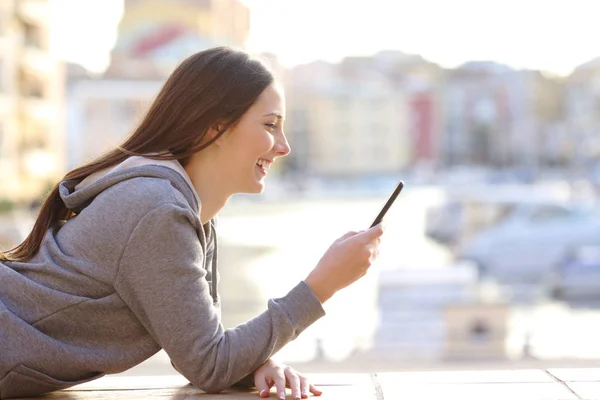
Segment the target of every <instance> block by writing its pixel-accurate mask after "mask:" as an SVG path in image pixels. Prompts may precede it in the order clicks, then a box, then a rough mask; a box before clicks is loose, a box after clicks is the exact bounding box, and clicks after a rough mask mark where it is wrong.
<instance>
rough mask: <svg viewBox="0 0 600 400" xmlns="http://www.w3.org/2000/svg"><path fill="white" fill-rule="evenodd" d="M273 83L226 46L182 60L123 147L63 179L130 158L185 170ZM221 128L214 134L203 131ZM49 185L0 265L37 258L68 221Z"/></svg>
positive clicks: (250, 60)
mask: <svg viewBox="0 0 600 400" xmlns="http://www.w3.org/2000/svg"><path fill="white" fill-rule="evenodd" d="M273 81H274V77H273V74H272V73H271V72H270V71H269V70H268V68H267V67H266V66H265V65H264V64H263V63H262V62H260V61H259V60H257V59H254V58H251V57H250V56H249V55H248V54H247V53H245V52H243V51H239V50H234V49H231V48H229V47H216V48H212V49H208V50H205V51H201V52H199V53H196V54H194V55H192V56H190V57H189V58H187V59H186V60H184V61H183V62H182V63H181V64H180V65H179V66H178V67H177V68H176V69H175V70H174V71H173V73H172V74H171V75H170V76H169V78H168V79H167V81H166V82H165V84H164V85H163V87H162V89H161V90H160V92H159V93H158V95H157V96H156V98H155V99H154V101H153V102H152V104H151V105H150V108H149V109H148V112H147V113H146V115H145V116H144V118H143V119H142V121H141V123H140V124H139V125H138V127H137V128H136V129H135V130H134V131H133V133H132V134H131V136H130V137H129V138H128V139H126V140H125V142H124V143H123V144H121V145H120V146H118V147H117V148H115V149H114V150H112V151H110V152H108V153H106V154H105V155H103V156H101V157H100V158H98V159H96V160H94V161H92V162H90V163H89V164H86V165H83V166H81V167H79V168H76V169H74V170H73V171H71V172H69V173H67V174H66V175H65V177H64V178H63V180H72V179H84V178H85V177H87V176H88V175H90V174H92V173H94V172H96V171H100V170H103V169H105V168H108V167H111V166H113V165H116V164H119V163H120V162H122V161H124V160H125V159H127V157H129V156H132V155H145V156H147V154H149V153H158V155H154V156H148V157H151V158H154V159H163V160H172V159H177V160H180V162H182V164H183V165H184V166H185V163H186V161H187V159H188V158H189V157H190V156H191V155H192V154H194V153H196V152H198V151H200V150H202V149H205V148H206V147H208V146H210V145H211V144H212V143H213V142H214V141H215V140H217V139H218V138H219V136H220V135H222V134H223V133H224V132H225V131H226V130H227V129H228V128H229V127H231V126H232V125H233V124H235V123H236V122H237V121H238V120H239V119H240V118H241V116H242V115H243V114H244V113H245V112H246V111H247V110H248V108H250V106H251V105H252V104H253V103H254V102H255V101H256V99H257V98H258V96H259V95H260V94H261V93H262V92H263V91H264V90H265V89H266V88H267V87H268V86H269V85H270V84H271V83H272V82H273ZM217 124H220V125H219V127H220V129H219V132H218V134H217V135H216V136H215V137H214V138H212V139H210V140H206V138H205V136H206V132H207V131H208V130H209V129H210V128H211V127H214V126H216V125H217ZM58 186H59V185H58V184H56V185H55V186H54V188H53V189H52V191H51V192H50V194H49V195H48V197H47V198H46V200H45V201H44V203H43V204H42V207H41V209H40V212H39V215H38V217H37V220H36V222H35V225H34V226H33V229H32V231H31V233H30V234H29V236H27V238H26V239H25V240H24V241H23V243H21V244H20V245H18V246H17V247H15V248H13V249H11V250H9V251H7V252H5V253H2V252H0V261H27V260H30V259H31V258H32V257H33V256H35V255H36V254H37V252H38V251H39V249H40V245H41V242H42V239H43V237H44V235H45V233H46V231H47V230H48V229H49V228H51V227H53V226H56V224H57V223H59V222H60V221H61V220H68V219H69V218H71V217H73V215H74V214H73V212H72V211H71V210H69V209H67V208H66V207H65V205H64V203H63V201H62V199H61V197H60V195H59V191H58Z"/></svg>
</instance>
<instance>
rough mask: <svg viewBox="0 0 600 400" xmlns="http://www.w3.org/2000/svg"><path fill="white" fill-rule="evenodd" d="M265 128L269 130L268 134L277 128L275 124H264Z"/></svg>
mask: <svg viewBox="0 0 600 400" xmlns="http://www.w3.org/2000/svg"><path fill="white" fill-rule="evenodd" d="M265 126H266V127H267V128H268V129H269V131H270V132H273V131H274V130H275V128H277V124H265Z"/></svg>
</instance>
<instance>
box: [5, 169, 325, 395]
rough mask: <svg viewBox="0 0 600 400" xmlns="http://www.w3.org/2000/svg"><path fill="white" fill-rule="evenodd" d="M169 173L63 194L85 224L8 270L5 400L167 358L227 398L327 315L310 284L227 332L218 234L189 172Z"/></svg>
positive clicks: (62, 232) (104, 181)
mask: <svg viewBox="0 0 600 400" xmlns="http://www.w3.org/2000/svg"><path fill="white" fill-rule="evenodd" d="M162 163H163V164H165V165H138V166H135V165H133V166H127V164H125V167H123V166H119V167H118V168H115V169H113V170H111V171H108V172H106V171H105V172H102V173H101V174H99V175H96V176H94V177H90V179H88V180H87V181H86V182H77V181H64V182H61V184H60V195H61V197H62V200H63V201H64V203H65V205H66V206H67V207H68V208H70V209H72V210H73V211H74V212H75V213H76V214H77V216H76V217H74V218H72V219H70V220H69V221H68V222H66V223H65V224H64V225H62V226H60V227H55V228H53V229H50V230H48V232H47V234H46V235H45V237H44V240H43V242H42V245H41V248H40V251H39V252H38V254H37V255H36V256H35V257H34V258H33V259H31V260H30V261H28V262H23V263H22V262H6V263H0V399H4V398H11V397H24V396H32V395H39V394H42V393H46V392H51V391H55V390H59V389H63V388H67V387H70V386H73V385H76V384H79V383H82V382H86V381H89V380H92V379H96V378H99V377H101V376H103V375H104V374H112V373H118V372H122V371H125V370H127V369H129V368H131V367H133V366H135V365H137V364H139V363H141V362H142V361H144V360H146V359H147V358H149V357H151V356H152V355H154V354H155V353H156V352H158V351H159V350H160V349H161V348H162V349H164V350H165V351H166V353H167V354H168V355H169V357H170V358H171V360H172V362H173V364H174V366H175V367H176V368H177V369H178V370H179V371H180V372H181V374H183V375H184V376H185V377H186V378H187V379H189V381H190V382H191V383H192V384H194V385H195V386H197V387H198V388H200V389H202V390H205V391H207V392H218V391H220V390H222V389H224V388H227V387H229V386H231V385H232V384H235V383H236V382H238V381H240V380H241V379H242V378H244V377H246V376H248V375H249V374H251V373H252V372H253V371H254V370H256V368H258V367H259V366H260V365H261V364H262V363H264V362H265V361H266V360H267V359H269V358H270V357H271V356H272V355H273V354H274V353H276V352H277V351H278V350H280V349H281V348H282V347H283V346H284V345H285V344H286V343H288V342H290V341H291V340H293V339H295V338H296V337H297V336H298V334H300V333H301V332H302V331H303V330H304V329H306V328H307V327H308V326H309V325H311V324H312V323H313V322H315V321H316V320H317V319H319V318H320V317H322V316H323V315H324V311H323V307H322V305H321V303H320V302H319V300H318V299H317V298H316V296H315V295H314V293H313V292H312V290H311V289H310V287H308V285H307V284H306V283H305V282H304V281H301V282H299V283H298V285H297V286H295V287H294V288H293V289H292V290H291V291H290V292H289V293H288V294H287V295H286V296H284V297H282V298H279V299H272V300H270V301H269V302H268V308H267V310H266V311H265V312H264V313H262V314H261V315H259V316H257V317H256V318H254V319H252V320H250V321H248V322H247V323H245V324H242V325H240V326H238V327H236V328H234V329H227V330H225V329H224V328H223V326H222V325H221V321H220V307H219V297H218V294H217V273H216V261H217V254H216V253H217V245H216V238H217V237H216V234H215V223H214V221H210V223H207V224H205V226H203V225H202V224H201V222H200V219H199V214H200V212H199V209H200V204H199V201H198V197H197V195H196V193H195V191H194V189H193V187H192V186H191V184H190V181H189V178H188V177H187V175H186V174H185V172H182V171H183V169H182V168H181V166H180V165H179V163H178V162H177V161H171V162H162ZM142 164H143V163H142ZM153 164H160V162H158V163H157V162H153Z"/></svg>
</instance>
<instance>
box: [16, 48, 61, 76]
mask: <svg viewBox="0 0 600 400" xmlns="http://www.w3.org/2000/svg"><path fill="white" fill-rule="evenodd" d="M21 66H22V67H23V68H25V69H26V70H27V71H28V72H31V73H32V74H34V75H36V76H49V75H53V74H54V69H55V62H54V59H53V58H52V56H51V55H50V54H49V53H48V52H46V51H44V50H42V49H40V48H38V47H34V46H26V47H24V48H23V50H22V53H21Z"/></svg>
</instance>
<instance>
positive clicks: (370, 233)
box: [364, 222, 385, 239]
mask: <svg viewBox="0 0 600 400" xmlns="http://www.w3.org/2000/svg"><path fill="white" fill-rule="evenodd" d="M384 231H385V224H384V223H383V222H380V223H378V224H377V225H375V226H374V227H372V228H369V229H368V230H366V231H364V235H365V236H367V237H368V238H369V239H375V238H378V237H380V236H381V235H383V232H384Z"/></svg>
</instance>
